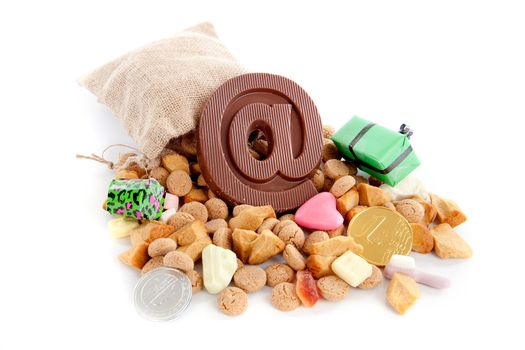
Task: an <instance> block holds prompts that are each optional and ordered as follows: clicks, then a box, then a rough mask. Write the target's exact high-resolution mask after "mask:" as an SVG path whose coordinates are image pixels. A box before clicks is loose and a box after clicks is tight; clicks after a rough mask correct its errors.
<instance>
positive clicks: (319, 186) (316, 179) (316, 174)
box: [310, 169, 324, 192]
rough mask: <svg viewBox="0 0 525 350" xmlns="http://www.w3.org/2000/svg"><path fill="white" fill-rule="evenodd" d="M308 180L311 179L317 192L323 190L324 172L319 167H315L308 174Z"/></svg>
mask: <svg viewBox="0 0 525 350" xmlns="http://www.w3.org/2000/svg"><path fill="white" fill-rule="evenodd" d="M310 180H312V182H313V184H314V187H315V189H316V190H317V192H321V191H322V190H323V186H324V173H323V172H322V171H321V169H315V170H314V171H313V172H312V173H311V174H310Z"/></svg>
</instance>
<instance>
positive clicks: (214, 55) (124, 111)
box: [80, 23, 245, 159]
mask: <svg viewBox="0 0 525 350" xmlns="http://www.w3.org/2000/svg"><path fill="white" fill-rule="evenodd" d="M243 73H245V70H244V69H243V68H242V67H241V66H240V65H239V63H238V62H237V61H236V60H235V59H234V58H233V56H232V55H231V54H230V52H229V51H228V50H227V49H226V47H225V46H224V45H223V44H222V43H221V42H220V41H219V39H218V38H217V34H216V33H215V30H214V28H213V25H212V24H210V23H202V24H199V25H197V26H195V27H191V28H188V29H186V30H184V31H182V32H179V33H178V34H176V35H175V36H174V37H172V38H168V39H164V40H161V41H157V42H154V43H151V44H149V45H147V46H145V47H143V48H141V49H138V50H135V51H132V52H130V53H128V54H126V55H124V56H122V57H120V58H118V59H116V60H114V61H112V62H110V63H108V64H106V65H104V66H102V67H100V68H98V69H97V70H95V71H94V72H92V73H91V74H89V75H88V76H87V77H86V78H84V79H82V80H81V81H80V84H81V85H83V86H84V87H86V88H87V89H89V90H90V91H91V92H92V93H93V94H95V96H97V98H98V101H99V102H100V103H103V104H105V105H106V106H108V107H109V109H111V111H112V112H113V113H114V114H115V115H116V116H117V117H118V118H119V119H120V121H121V122H122V124H123V126H124V128H125V129H126V131H127V132H128V134H129V135H130V136H131V138H133V139H134V140H135V142H137V144H138V146H139V148H140V150H141V151H142V152H143V153H144V154H145V155H146V156H147V157H148V158H149V159H154V158H157V157H158V155H159V154H160V153H161V151H162V150H163V149H164V147H165V146H166V144H167V143H168V142H169V141H170V140H171V139H172V138H175V137H179V136H181V135H184V134H186V133H187V132H189V131H191V130H193V129H194V128H195V127H196V126H197V123H198V118H199V116H200V113H201V109H202V108H203V107H204V104H205V102H206V101H207V100H208V98H209V97H210V96H211V94H212V93H213V92H214V91H215V90H216V89H217V88H218V87H219V86H220V85H222V83H224V82H225V81H226V80H228V79H230V78H232V77H234V76H237V75H240V74H243Z"/></svg>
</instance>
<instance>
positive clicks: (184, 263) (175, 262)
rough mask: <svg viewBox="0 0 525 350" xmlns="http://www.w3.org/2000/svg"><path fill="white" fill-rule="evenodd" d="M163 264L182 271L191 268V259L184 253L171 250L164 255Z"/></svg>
mask: <svg viewBox="0 0 525 350" xmlns="http://www.w3.org/2000/svg"><path fill="white" fill-rule="evenodd" d="M163 261H164V266H168V267H173V268H176V269H179V270H182V271H184V272H188V271H191V270H193V260H192V259H191V258H190V256H189V255H188V254H186V253H183V252H179V251H173V252H169V253H168V254H166V255H164V260H163Z"/></svg>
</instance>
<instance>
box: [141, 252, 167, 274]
mask: <svg viewBox="0 0 525 350" xmlns="http://www.w3.org/2000/svg"><path fill="white" fill-rule="evenodd" d="M163 261H164V257H163V256H156V257H154V258H151V259H149V261H148V262H147V263H146V264H145V265H144V266H143V267H142V271H141V274H142V275H144V274H146V273H148V272H150V271H151V270H153V269H156V268H157V267H161V266H164V262H163Z"/></svg>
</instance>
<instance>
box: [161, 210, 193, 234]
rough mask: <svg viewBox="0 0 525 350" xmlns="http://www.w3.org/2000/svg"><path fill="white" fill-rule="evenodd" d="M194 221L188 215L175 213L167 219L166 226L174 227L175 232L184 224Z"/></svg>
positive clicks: (191, 216)
mask: <svg viewBox="0 0 525 350" xmlns="http://www.w3.org/2000/svg"><path fill="white" fill-rule="evenodd" d="M193 221H195V218H194V217H193V215H191V214H189V213H182V212H180V211H179V212H177V213H175V214H173V215H172V216H171V217H170V218H169V219H168V225H171V226H173V227H175V231H177V230H179V229H180V228H182V227H183V226H185V225H186V224H189V223H190V222H193Z"/></svg>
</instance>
